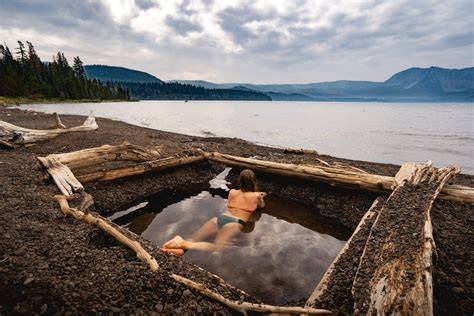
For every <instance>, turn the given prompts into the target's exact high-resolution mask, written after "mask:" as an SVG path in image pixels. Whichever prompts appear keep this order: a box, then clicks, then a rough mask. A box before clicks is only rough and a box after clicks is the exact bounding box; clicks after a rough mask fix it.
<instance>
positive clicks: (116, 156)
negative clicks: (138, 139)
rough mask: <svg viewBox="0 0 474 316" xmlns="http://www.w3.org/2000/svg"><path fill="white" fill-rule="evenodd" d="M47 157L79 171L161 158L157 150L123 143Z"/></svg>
mask: <svg viewBox="0 0 474 316" xmlns="http://www.w3.org/2000/svg"><path fill="white" fill-rule="evenodd" d="M47 157H54V158H55V159H56V160H57V161H59V162H60V163H62V164H65V165H67V166H68V167H69V168H71V169H81V168H87V167H93V166H96V165H100V164H102V163H106V162H112V161H135V162H143V161H149V160H155V159H158V158H160V157H161V152H160V149H159V148H146V147H142V146H137V145H132V144H130V143H127V142H124V143H122V144H120V145H115V146H111V145H103V146H100V147H94V148H87V149H82V150H77V151H73V152H69V153H63V154H52V155H48V156H47Z"/></svg>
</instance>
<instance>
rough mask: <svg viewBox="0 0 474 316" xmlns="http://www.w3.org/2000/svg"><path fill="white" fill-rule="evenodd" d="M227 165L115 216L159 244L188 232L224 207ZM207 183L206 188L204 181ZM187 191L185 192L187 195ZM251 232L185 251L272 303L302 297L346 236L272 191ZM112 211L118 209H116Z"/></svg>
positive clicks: (222, 211) (199, 263)
mask: <svg viewBox="0 0 474 316" xmlns="http://www.w3.org/2000/svg"><path fill="white" fill-rule="evenodd" d="M228 171H229V169H226V171H225V172H224V173H223V174H220V175H219V176H218V177H216V178H215V179H214V180H212V181H211V182H210V184H207V188H206V189H203V188H202V186H199V187H195V188H189V190H188V191H179V192H177V191H175V192H173V193H172V194H171V193H170V192H168V193H165V194H160V195H159V196H155V197H150V198H149V199H148V200H147V201H146V203H145V202H144V201H141V202H140V203H142V204H141V205H142V207H141V208H138V207H137V206H138V205H140V204H139V203H137V204H138V205H137V206H135V208H133V209H132V211H130V209H128V210H125V211H123V212H121V216H118V215H115V218H114V221H115V222H116V223H118V224H120V225H124V226H125V227H127V228H128V229H130V230H131V231H133V232H135V233H137V234H140V235H141V236H143V237H144V238H147V239H149V240H151V241H153V242H154V243H156V244H157V245H159V246H161V245H162V244H163V243H164V242H165V241H167V240H169V239H170V238H172V237H173V236H176V235H180V236H183V237H184V238H187V237H189V236H190V235H191V233H192V232H194V231H196V230H197V229H199V228H200V227H201V226H202V225H203V224H204V223H206V222H207V221H208V220H209V219H210V218H212V217H215V216H218V215H219V214H222V213H224V212H225V211H226V210H227V199H226V198H227V193H228V192H227V190H228V188H227V183H226V181H225V176H226V175H227V173H228ZM209 186H211V188H210V187H209ZM186 194H187V195H186ZM265 202H266V207H265V208H264V210H263V214H261V218H260V219H258V221H257V222H256V223H255V227H254V228H253V229H249V231H251V232H250V233H244V232H239V233H238V234H237V235H236V236H235V237H234V238H233V239H232V240H231V241H229V242H228V243H227V246H226V247H225V248H224V249H222V250H221V251H215V252H203V251H193V250H190V251H188V252H187V253H186V254H185V255H184V257H185V258H186V260H189V261H192V262H194V263H196V264H198V265H199V266H201V267H203V268H205V269H206V270H208V271H210V272H212V273H215V274H217V275H219V276H221V277H222V278H224V279H225V280H226V281H227V282H229V283H230V284H233V285H235V286H237V287H239V288H242V289H244V290H245V291H247V292H248V293H251V294H253V295H255V296H256V297H258V298H260V299H261V300H262V301H264V302H267V303H273V304H282V303H284V302H290V301H297V300H299V299H301V298H303V297H307V296H308V295H309V294H310V293H311V291H312V289H313V288H314V286H315V284H316V283H317V282H318V281H319V280H320V279H321V277H322V275H323V274H324V272H325V270H326V269H327V268H328V267H329V265H330V263H331V262H332V260H333V259H334V258H335V256H336V255H337V253H338V252H339V250H340V249H341V248H342V246H343V245H344V243H345V239H347V232H344V231H342V230H341V229H340V228H339V227H337V226H335V225H334V224H332V223H331V222H330V221H328V220H327V219H325V218H323V217H321V216H318V215H317V213H315V210H313V209H311V208H308V207H306V206H304V205H301V204H299V203H294V202H288V201H285V200H282V199H279V198H277V197H275V196H271V195H270V196H267V197H266V198H265ZM116 214H117V213H116Z"/></svg>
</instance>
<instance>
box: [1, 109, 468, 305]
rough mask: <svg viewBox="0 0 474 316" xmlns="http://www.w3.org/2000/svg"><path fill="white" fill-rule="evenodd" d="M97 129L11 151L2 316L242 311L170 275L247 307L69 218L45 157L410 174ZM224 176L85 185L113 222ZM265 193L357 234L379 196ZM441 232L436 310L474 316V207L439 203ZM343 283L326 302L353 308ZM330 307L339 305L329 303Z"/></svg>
mask: <svg viewBox="0 0 474 316" xmlns="http://www.w3.org/2000/svg"><path fill="white" fill-rule="evenodd" d="M61 119H62V121H63V123H64V124H66V126H76V125H80V124H82V122H83V121H84V119H85V117H79V116H62V117H61ZM0 120H4V121H7V122H9V123H12V124H16V125H19V126H23V127H29V128H48V127H49V126H50V125H53V124H54V120H53V118H52V117H51V115H45V114H41V113H34V112H31V111H18V110H13V109H5V108H0ZM97 123H98V125H99V129H98V130H96V131H90V132H82V133H71V134H64V135H60V136H58V137H57V138H55V139H51V140H49V141H46V142H43V143H41V144H38V145H35V146H32V147H27V148H25V147H24V148H18V149H15V150H11V149H4V148H0V175H1V179H2V180H1V187H0V201H1V202H2V203H1V209H0V223H1V225H2V226H1V227H2V230H1V234H2V238H1V239H0V250H1V252H0V253H1V255H0V276H1V277H0V314H33V313H43V314H55V313H74V314H76V313H81V314H82V313H85V312H107V313H109V312H124V313H138V312H140V311H142V312H144V313H146V314H151V313H153V312H158V313H182V312H188V313H191V314H194V313H204V314H212V313H218V314H228V313H230V312H231V311H229V310H228V309H227V308H226V307H225V306H222V305H220V304H217V303H215V302H214V301H212V300H208V299H207V298H205V297H203V296H201V295H199V294H197V293H196V292H195V291H192V290H187V289H186V288H185V287H183V286H181V285H179V284H176V283H175V282H174V281H173V280H171V279H170V278H169V273H177V274H181V275H183V276H186V277H189V278H191V279H194V280H197V281H199V282H203V283H205V284H206V285H207V286H209V287H211V288H213V289H215V290H216V291H218V292H219V293H221V294H222V295H224V296H226V297H228V298H232V299H241V298H246V297H241V296H242V295H243V294H242V293H241V292H240V291H238V290H235V289H232V288H230V287H228V286H226V285H225V284H222V283H221V282H220V281H219V280H218V279H216V278H214V277H213V276H212V275H210V274H208V273H206V272H205V271H203V270H202V269H200V268H198V267H196V266H195V265H193V264H191V263H188V262H186V261H184V260H182V259H179V258H175V257H173V256H171V255H168V254H165V253H163V252H162V251H161V250H159V249H157V248H156V246H154V245H152V244H150V243H149V242H147V241H146V240H143V239H139V240H140V242H141V243H142V244H144V245H145V247H146V248H147V249H148V250H149V251H150V252H151V253H152V255H153V256H154V257H155V258H156V259H157V261H158V262H159V264H160V267H161V270H160V271H159V272H158V273H152V272H150V270H149V269H148V267H147V266H146V265H144V264H143V263H142V262H141V261H139V260H138V259H137V258H136V256H135V254H134V253H133V252H132V251H131V250H129V249H127V248H126V247H124V246H122V245H120V244H118V243H117V242H116V241H115V240H114V239H113V238H111V237H109V236H106V235H105V234H104V233H102V232H101V231H100V230H99V229H97V228H95V227H92V226H89V225H87V224H84V223H81V222H78V221H77V220H75V219H72V218H70V217H66V216H64V215H63V214H62V213H61V212H60V211H59V207H58V205H57V203H56V202H55V201H53V200H52V198H51V197H52V195H54V194H57V193H58V190H57V188H56V187H55V185H54V184H52V183H51V182H49V181H45V179H44V173H43V172H42V171H41V170H40V169H39V168H38V163H37V161H36V156H45V155H48V154H51V153H60V152H70V151H74V150H79V149H84V148H90V147H96V146H101V145H104V144H110V145H117V144H120V143H122V142H124V141H128V142H130V143H132V144H136V145H142V146H161V150H162V153H163V156H171V155H182V154H183V153H184V154H185V153H192V152H195V150H196V148H201V149H204V150H206V151H214V150H215V151H220V152H223V153H228V154H234V155H240V156H246V157H250V156H259V157H265V159H268V160H274V161H283V162H289V163H292V162H294V163H306V164H318V163H319V162H318V160H317V159H318V158H319V159H323V160H325V161H327V162H329V163H332V162H334V161H338V162H344V163H347V164H351V165H353V166H356V167H358V168H361V169H364V170H366V171H369V172H375V173H378V174H382V175H394V174H395V173H396V171H397V170H398V168H399V167H398V166H394V165H385V164H375V163H368V162H360V161H351V160H343V159H338V158H334V157H329V156H318V155H308V154H307V155H298V154H285V153H284V152H283V150H281V149H275V148H268V147H262V146H257V145H254V144H251V143H249V142H246V141H243V140H239V139H228V138H200V137H193V136H187V135H179V134H173V133H167V132H162V131H156V130H151V129H146V128H141V127H135V126H131V125H128V124H125V123H122V122H116V121H111V120H107V119H97ZM220 168H221V166H219V165H215V164H209V163H201V164H196V165H192V166H188V167H185V168H181V169H178V170H174V171H167V172H161V173H155V174H149V175H146V176H137V177H132V178H128V179H121V180H115V181H111V182H107V183H106V182H104V183H95V184H87V185H86V186H85V188H86V191H87V192H88V193H90V194H92V196H93V197H94V199H95V202H96V204H95V205H94V207H93V210H95V211H97V212H99V213H101V214H104V215H106V214H108V213H109V212H113V211H115V210H117V209H120V208H121V207H123V206H124V205H127V204H130V203H133V201H134V200H138V199H140V198H141V197H143V196H145V195H148V194H151V193H156V192H157V191H161V190H164V189H170V188H171V189H172V188H173V187H179V186H181V185H187V184H191V183H194V182H202V181H206V180H207V179H209V178H211V177H212V176H214V175H215V174H216V172H218V170H219V169H220ZM454 181H455V182H456V183H459V184H464V185H470V186H473V183H474V177H472V176H468V175H460V176H458V177H456V179H455V180H454ZM261 184H262V187H265V189H267V190H270V191H272V192H273V193H274V194H277V195H280V196H282V197H284V198H288V199H292V200H297V201H299V202H303V203H306V204H310V205H313V206H314V205H315V206H316V207H317V208H318V210H319V211H320V213H321V214H323V215H325V216H330V217H334V218H337V219H338V221H339V222H340V223H341V224H342V225H344V226H346V227H347V228H349V229H354V228H355V227H356V226H357V224H358V222H359V220H360V218H361V217H362V216H363V214H364V213H365V211H366V210H367V209H368V207H369V206H370V205H371V203H372V200H373V199H374V198H375V196H374V195H372V194H365V193H361V192H355V191H351V190H343V189H335V188H331V187H327V186H324V185H317V184H309V183H305V182H303V181H301V182H300V181H291V183H290V182H289V181H287V180H284V179H281V178H277V177H264V176H261ZM433 224H434V229H435V240H436V243H437V247H438V262H437V265H436V266H435V272H434V285H435V288H434V291H435V311H437V312H438V313H446V312H447V311H452V310H453V308H454V310H455V311H460V313H464V314H469V313H470V314H472V312H473V302H472V283H471V282H472V281H471V280H472V269H471V268H470V265H469V260H468V259H470V258H472V241H471V240H472V207H471V206H470V205H462V204H460V203H451V202H449V203H448V202H444V201H441V202H436V204H435V207H434V209H433ZM133 238H138V237H133ZM361 242H362V241H361ZM356 244H359V243H356ZM354 256H356V255H354ZM350 266H351V265H350V262H346V263H345V267H342V268H341V269H342V270H343V271H348V272H347V273H348V275H347V278H348V279H349V280H350V279H351V277H350V275H349V272H350V271H349V270H350ZM338 279H339V280H340V281H341V282H342V283H340V284H341V285H340V292H339V290H338V288H337V287H335V286H332V293H333V294H331V295H334V296H333V297H332V298H326V300H325V302H330V301H332V302H333V303H334V302H335V301H338V300H340V299H344V298H343V296H344V294H339V295H338V293H348V292H347V289H348V287H347V285H343V284H349V283H352V282H347V281H346V280H343V279H344V273H342V274H340V277H338ZM295 282H297V281H295ZM336 283H337V282H336ZM349 291H350V289H349ZM328 295H329V294H328ZM341 295H342V296H341ZM246 299H249V300H252V299H251V298H246ZM344 302H346V301H344ZM333 303H331V304H333ZM326 306H334V305H330V304H329V303H328V305H325V306H324V307H326ZM341 311H342V310H341ZM346 311H347V309H345V310H343V312H346Z"/></svg>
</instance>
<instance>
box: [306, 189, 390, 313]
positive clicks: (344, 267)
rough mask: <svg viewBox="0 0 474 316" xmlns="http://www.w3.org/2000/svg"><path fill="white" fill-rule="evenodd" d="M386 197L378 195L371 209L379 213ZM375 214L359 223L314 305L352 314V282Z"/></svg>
mask: <svg viewBox="0 0 474 316" xmlns="http://www.w3.org/2000/svg"><path fill="white" fill-rule="evenodd" d="M385 200H386V197H379V198H378V204H377V206H375V207H374V208H372V211H374V212H376V213H379V212H380V209H381V207H382V205H383V203H384V202H385ZM376 218H377V216H374V217H372V218H370V219H366V220H365V223H364V224H363V225H361V227H360V229H359V231H358V232H357V234H355V235H354V236H353V237H352V240H351V241H350V242H351V245H350V247H349V248H347V250H346V251H345V252H344V253H343V254H342V255H341V257H340V258H339V259H338V261H337V262H336V264H335V266H334V270H333V273H331V277H330V279H329V282H328V285H327V287H326V289H325V290H324V292H323V294H322V296H321V299H320V300H319V301H317V302H316V303H315V304H314V307H318V308H326V309H329V310H331V311H333V312H334V313H335V314H337V315H349V314H352V310H353V306H354V300H353V298H352V293H351V289H352V284H353V282H354V277H355V275H356V272H357V268H358V266H359V262H360V258H361V256H362V252H363V251H364V246H365V244H366V242H367V238H368V237H369V234H370V229H371V228H372V225H373V224H374V222H375V220H376Z"/></svg>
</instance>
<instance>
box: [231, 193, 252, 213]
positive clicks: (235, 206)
mask: <svg viewBox="0 0 474 316" xmlns="http://www.w3.org/2000/svg"><path fill="white" fill-rule="evenodd" d="M259 193H260V192H242V191H241V190H234V189H232V190H230V192H229V197H228V200H227V208H228V209H229V211H238V210H240V211H245V212H253V211H255V210H256V209H257V207H258V196H259Z"/></svg>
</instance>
